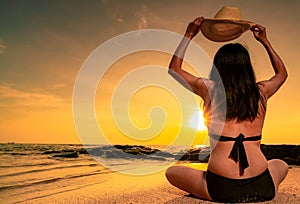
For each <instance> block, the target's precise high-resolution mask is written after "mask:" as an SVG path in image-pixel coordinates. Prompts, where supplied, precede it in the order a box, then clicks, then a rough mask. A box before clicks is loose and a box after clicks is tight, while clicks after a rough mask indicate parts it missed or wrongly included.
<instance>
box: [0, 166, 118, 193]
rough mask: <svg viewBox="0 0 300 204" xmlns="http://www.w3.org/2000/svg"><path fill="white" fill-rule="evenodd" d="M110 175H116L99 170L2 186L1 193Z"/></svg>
mask: <svg viewBox="0 0 300 204" xmlns="http://www.w3.org/2000/svg"><path fill="white" fill-rule="evenodd" d="M109 173H114V172H113V171H111V170H110V169H104V170H101V171H100V170H97V171H94V172H89V173H85V174H73V175H67V176H64V177H57V178H50V179H45V180H41V181H36V182H31V183H24V184H17V185H7V186H0V191H1V190H7V189H16V188H24V187H31V186H34V185H40V184H49V183H54V182H61V181H63V180H71V179H76V178H81V177H88V176H94V175H99V174H109Z"/></svg>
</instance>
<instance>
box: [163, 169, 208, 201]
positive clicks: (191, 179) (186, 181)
mask: <svg viewBox="0 0 300 204" xmlns="http://www.w3.org/2000/svg"><path fill="white" fill-rule="evenodd" d="M205 174H206V172H205V171H201V170H196V169H193V168H190V167H186V166H172V167H170V168H168V169H167V171H166V177H167V179H168V181H169V182H170V183H171V184H172V185H173V186H175V187H177V188H179V189H181V190H184V191H186V192H188V193H190V194H192V195H194V196H196V197H199V198H202V199H206V200H212V199H211V197H210V196H209V193H208V190H207V185H206V179H205Z"/></svg>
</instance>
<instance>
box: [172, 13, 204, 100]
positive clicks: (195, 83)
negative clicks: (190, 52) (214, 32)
mask: <svg viewBox="0 0 300 204" xmlns="http://www.w3.org/2000/svg"><path fill="white" fill-rule="evenodd" d="M203 19H204V18H203V17H199V18H196V19H195V20H194V21H192V22H191V23H189V25H188V27H187V29H186V32H185V35H184V37H183V39H182V40H181V42H180V43H179V45H178V47H177V49H176V51H175V53H174V55H173V57H172V59H171V62H170V65H169V74H170V75H172V76H173V77H174V78H175V79H176V80H177V81H178V82H179V83H181V84H182V85H183V86H184V87H186V88H187V89H189V90H191V89H192V90H191V91H193V92H194V93H195V94H197V95H199V96H200V97H202V98H205V97H206V96H207V95H208V91H207V88H206V86H205V84H204V81H203V79H201V78H199V77H196V76H194V75H192V74H190V73H188V72H187V71H185V70H183V69H182V62H183V58H184V54H185V52H186V49H187V47H188V45H189V43H190V41H191V40H192V39H193V37H195V36H196V35H197V34H198V32H199V30H200V27H201V23H202V21H203Z"/></svg>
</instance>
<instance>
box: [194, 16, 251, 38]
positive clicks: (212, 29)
mask: <svg viewBox="0 0 300 204" xmlns="http://www.w3.org/2000/svg"><path fill="white" fill-rule="evenodd" d="M252 25H253V23H252V22H250V21H244V20H228V19H204V20H203V22H202V24H201V28H200V29H201V32H202V34H203V35H204V36H205V37H206V38H208V39H209V40H212V41H215V42H226V41H230V40H234V39H236V38H238V37H239V36H241V35H242V34H243V33H244V32H245V31H247V30H249V29H250V28H251V27H252Z"/></svg>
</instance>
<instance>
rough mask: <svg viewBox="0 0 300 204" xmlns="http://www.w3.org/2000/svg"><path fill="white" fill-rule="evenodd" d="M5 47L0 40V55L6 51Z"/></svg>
mask: <svg viewBox="0 0 300 204" xmlns="http://www.w3.org/2000/svg"><path fill="white" fill-rule="evenodd" d="M6 49H7V47H6V45H5V44H4V43H3V42H2V41H0V55H2V54H4V53H6Z"/></svg>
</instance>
